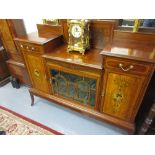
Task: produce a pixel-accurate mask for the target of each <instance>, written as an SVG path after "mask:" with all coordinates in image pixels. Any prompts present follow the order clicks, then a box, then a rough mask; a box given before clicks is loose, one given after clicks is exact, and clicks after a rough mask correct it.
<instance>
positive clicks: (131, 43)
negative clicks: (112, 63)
mask: <svg viewBox="0 0 155 155" xmlns="http://www.w3.org/2000/svg"><path fill="white" fill-rule="evenodd" d="M113 44H114V45H117V46H118V45H122V44H123V46H128V47H141V48H143V47H144V46H154V45H155V35H154V34H147V33H139V32H125V31H120V30H115V31H114V39H113Z"/></svg>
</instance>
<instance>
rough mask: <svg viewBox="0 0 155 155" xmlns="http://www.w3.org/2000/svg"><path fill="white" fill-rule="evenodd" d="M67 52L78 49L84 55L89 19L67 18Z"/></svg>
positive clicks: (87, 42) (87, 47)
mask: <svg viewBox="0 0 155 155" xmlns="http://www.w3.org/2000/svg"><path fill="white" fill-rule="evenodd" d="M68 27H69V29H68V33H69V41H68V50H67V51H68V52H69V51H79V52H80V53H82V55H84V53H85V51H86V49H89V21H88V20H84V19H81V20H80V19H79V20H68Z"/></svg>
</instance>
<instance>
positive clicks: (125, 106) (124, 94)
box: [102, 72, 144, 121]
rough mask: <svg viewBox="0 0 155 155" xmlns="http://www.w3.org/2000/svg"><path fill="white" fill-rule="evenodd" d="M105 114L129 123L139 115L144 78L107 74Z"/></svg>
mask: <svg viewBox="0 0 155 155" xmlns="http://www.w3.org/2000/svg"><path fill="white" fill-rule="evenodd" d="M105 77H106V79H105V80H106V83H105V94H104V99H103V100H104V105H103V109H102V110H103V112H104V113H107V114H109V115H112V116H115V117H118V118H121V119H123V120H127V121H133V120H134V117H135V114H136V113H137V109H138V106H139V105H137V103H138V99H139V97H140V92H141V90H142V85H143V82H144V77H143V76H136V75H130V74H128V75H127V74H119V73H113V72H106V73H105Z"/></svg>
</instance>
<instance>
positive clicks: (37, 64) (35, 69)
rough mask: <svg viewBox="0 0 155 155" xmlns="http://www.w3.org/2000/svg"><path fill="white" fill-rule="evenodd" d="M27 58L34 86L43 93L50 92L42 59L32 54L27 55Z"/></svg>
mask: <svg viewBox="0 0 155 155" xmlns="http://www.w3.org/2000/svg"><path fill="white" fill-rule="evenodd" d="M25 57H26V60H27V61H26V62H27V66H28V70H29V73H30V77H31V80H32V83H33V86H34V87H35V88H37V89H39V90H41V91H44V92H48V84H47V80H46V73H45V70H44V63H43V60H42V58H41V57H38V56H35V55H32V54H25Z"/></svg>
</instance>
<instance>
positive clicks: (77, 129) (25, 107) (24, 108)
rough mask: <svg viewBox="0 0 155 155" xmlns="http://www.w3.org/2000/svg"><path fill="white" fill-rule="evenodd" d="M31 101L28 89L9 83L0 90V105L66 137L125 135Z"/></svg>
mask: <svg viewBox="0 0 155 155" xmlns="http://www.w3.org/2000/svg"><path fill="white" fill-rule="evenodd" d="M30 103H31V100H30V96H29V93H28V88H27V87H25V86H21V88H20V89H14V88H12V85H11V83H8V84H7V85H5V86H3V87H1V88H0V105H1V106H4V107H6V108H8V109H11V110H13V111H15V112H17V113H19V114H21V115H24V116H26V117H28V118H31V119H33V120H35V121H37V122H39V123H42V124H44V125H46V126H48V127H50V128H52V129H54V130H57V131H59V132H61V133H63V134H67V135H124V134H127V133H126V132H125V131H124V130H121V129H119V128H117V127H115V126H111V125H109V124H106V123H103V122H100V121H97V120H95V119H92V118H89V117H87V116H83V115H81V114H79V113H77V112H74V111H72V110H69V109H67V108H64V107H62V106H59V105H56V104H54V103H52V102H48V101H46V100H44V99H41V98H39V97H35V105H34V106H30Z"/></svg>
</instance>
